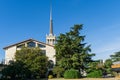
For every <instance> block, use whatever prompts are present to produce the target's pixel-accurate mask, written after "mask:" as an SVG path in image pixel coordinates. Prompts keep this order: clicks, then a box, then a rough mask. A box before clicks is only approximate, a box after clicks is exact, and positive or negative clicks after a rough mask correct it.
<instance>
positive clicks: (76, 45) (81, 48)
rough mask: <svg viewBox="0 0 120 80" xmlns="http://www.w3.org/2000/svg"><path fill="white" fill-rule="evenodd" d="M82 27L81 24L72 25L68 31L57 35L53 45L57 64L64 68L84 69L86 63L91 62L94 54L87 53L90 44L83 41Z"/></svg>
mask: <svg viewBox="0 0 120 80" xmlns="http://www.w3.org/2000/svg"><path fill="white" fill-rule="evenodd" d="M82 27H83V25H82V24H81V25H74V27H71V29H70V31H69V32H67V33H65V34H60V36H58V37H57V43H56V45H55V49H56V55H55V56H56V59H57V65H58V66H59V67H62V68H64V69H65V70H67V69H71V68H74V69H76V70H79V71H80V70H84V69H85V68H86V64H87V63H89V62H91V61H92V59H91V58H92V56H94V54H89V52H90V51H91V49H90V45H88V46H87V45H86V43H83V41H84V38H85V36H82V35H81V33H80V30H82Z"/></svg>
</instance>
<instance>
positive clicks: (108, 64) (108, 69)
mask: <svg viewBox="0 0 120 80" xmlns="http://www.w3.org/2000/svg"><path fill="white" fill-rule="evenodd" d="M111 65H112V60H111V59H107V60H105V63H104V68H105V70H106V72H107V73H112V69H111Z"/></svg>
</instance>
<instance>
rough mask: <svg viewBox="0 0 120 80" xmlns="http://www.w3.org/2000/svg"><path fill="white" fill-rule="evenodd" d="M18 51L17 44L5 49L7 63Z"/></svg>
mask: <svg viewBox="0 0 120 80" xmlns="http://www.w3.org/2000/svg"><path fill="white" fill-rule="evenodd" d="M15 52H16V46H13V47H10V48H7V49H6V50H5V64H8V63H9V61H10V60H14V57H15Z"/></svg>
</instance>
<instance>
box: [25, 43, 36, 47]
mask: <svg viewBox="0 0 120 80" xmlns="http://www.w3.org/2000/svg"><path fill="white" fill-rule="evenodd" d="M27 46H28V47H35V43H34V42H28V43H27Z"/></svg>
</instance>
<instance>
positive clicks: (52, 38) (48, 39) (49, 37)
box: [46, 0, 56, 45]
mask: <svg viewBox="0 0 120 80" xmlns="http://www.w3.org/2000/svg"><path fill="white" fill-rule="evenodd" d="M55 41H56V37H55V35H54V34H53V20H52V0H51V2H50V32H49V35H47V36H46V44H50V45H54V44H55Z"/></svg>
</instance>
